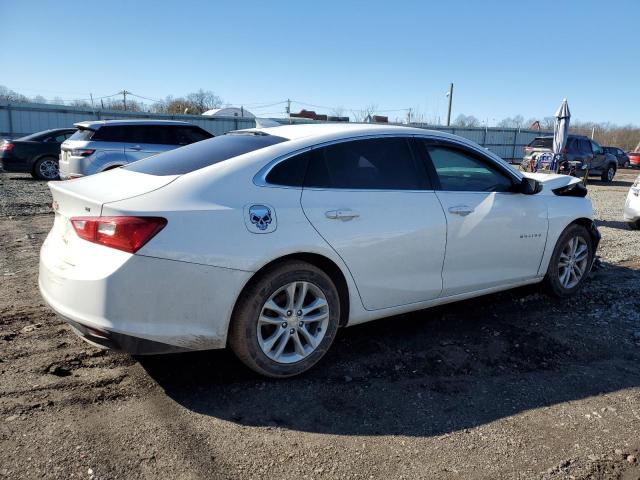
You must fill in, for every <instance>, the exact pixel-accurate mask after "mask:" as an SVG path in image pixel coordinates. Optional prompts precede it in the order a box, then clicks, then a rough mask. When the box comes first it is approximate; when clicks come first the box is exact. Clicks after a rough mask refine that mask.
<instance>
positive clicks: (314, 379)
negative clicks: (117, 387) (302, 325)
mask: <svg viewBox="0 0 640 480" xmlns="http://www.w3.org/2000/svg"><path fill="white" fill-rule="evenodd" d="M636 268H637V266H636V267H634V269H632V268H628V267H621V266H612V265H605V266H604V268H602V269H599V270H598V271H597V272H595V273H594V274H592V276H591V278H590V280H588V282H587V284H586V285H585V290H584V293H583V294H581V295H578V296H577V297H575V298H573V299H571V300H565V301H558V300H554V299H551V298H550V297H547V296H546V295H544V294H541V293H540V290H539V288H537V287H536V288H532V287H527V288H521V289H518V290H514V291H511V292H505V293H500V294H494V295H489V296H485V297H481V298H478V299H474V300H469V301H465V302H460V303H457V304H451V305H448V306H443V307H438V308H433V309H430V310H424V311H420V312H416V313H412V314H408V315H402V316H396V317H390V318H387V319H384V320H380V321H377V322H373V323H369V324H366V325H361V326H355V327H351V328H346V329H343V330H341V331H340V333H339V335H338V337H337V339H336V341H335V343H334V345H333V346H332V348H331V350H330V351H329V353H328V354H327V356H326V357H325V358H324V359H323V360H322V361H321V363H320V364H319V365H317V366H316V367H315V368H314V369H313V370H311V371H310V372H308V373H307V374H305V375H302V376H300V377H296V378H291V379H286V380H270V379H265V378H262V377H259V376H258V375H255V374H253V373H251V372H249V371H248V370H247V369H245V368H244V367H243V366H242V365H241V364H240V363H239V362H238V361H237V360H236V359H235V357H234V356H233V355H232V354H231V353H230V352H229V351H214V352H200V353H190V354H180V355H171V356H157V357H141V358H139V359H138V360H139V362H140V364H141V365H142V366H143V368H144V369H146V371H147V372H148V374H149V375H150V376H151V377H152V378H153V379H154V380H155V381H156V382H157V383H158V384H159V385H160V386H161V388H163V389H164V391H165V392H166V394H167V395H168V396H169V397H171V398H172V399H173V400H174V401H176V402H177V403H178V404H180V405H182V406H184V407H185V408H187V409H189V410H192V411H194V412H198V413H200V414H204V415H210V416H214V417H216V418H220V419H224V420H227V421H231V422H235V423H238V424H241V425H247V426H262V427H282V428H287V429H294V430H300V431H309V432H320V433H330V434H342V435H409V436H431V435H439V434H443V433H446V432H451V431H454V430H460V429H464V428H471V427H475V426H477V425H481V424H485V423H488V422H491V421H494V420H497V419H500V418H504V417H508V416H510V415H513V414H516V413H518V412H522V411H525V410H528V409H535V408H540V407H544V406H550V405H555V404H558V403H561V402H566V401H570V400H575V399H581V398H584V397H588V396H593V395H598V394H600V393H602V392H612V391H617V390H620V389H626V388H630V387H636V386H638V385H640V370H639V369H638V368H637V362H638V360H639V359H640V353H639V352H640V348H638V347H639V345H638V344H636V343H635V342H637V339H635V337H633V335H631V334H630V333H629V332H628V331H627V330H625V328H624V327H625V325H627V324H626V323H625V322H626V321H627V319H625V318H624V317H625V315H623V314H619V315H618V316H617V317H613V316H611V315H610V314H608V313H606V312H610V311H611V305H610V304H611V302H613V301H614V299H615V298H616V297H617V296H618V295H621V294H623V293H622V292H621V289H622V290H624V288H625V287H621V285H622V286H624V285H628V288H629V293H631V291H632V290H633V288H635V287H634V286H633V284H636V285H637V282H638V280H640V271H638V270H636ZM614 280H615V282H616V285H617V286H616V288H617V291H616V292H614V294H613V295H611V290H610V289H609V288H608V287H607V285H609V284H610V283H611V282H612V281H614ZM631 298H632V297H631ZM616 308H617V310H616V311H618V312H621V311H622V310H620V308H619V307H616ZM634 308H636V309H637V308H640V305H638V304H636V306H635V307H634ZM636 328H637V325H636Z"/></svg>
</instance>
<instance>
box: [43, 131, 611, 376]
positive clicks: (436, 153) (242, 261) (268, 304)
mask: <svg viewBox="0 0 640 480" xmlns="http://www.w3.org/2000/svg"><path fill="white" fill-rule="evenodd" d="M50 188H51V192H52V194H53V200H54V210H55V222H54V225H53V228H52V230H51V232H50V233H49V235H48V237H47V239H46V241H45V242H44V245H43V247H42V251H41V259H40V276H39V285H40V290H41V292H42V295H43V297H44V299H45V300H46V301H47V302H48V304H49V305H50V306H51V307H52V308H53V309H54V310H55V311H56V312H58V313H59V314H60V315H61V316H62V317H63V318H64V319H66V320H67V321H68V323H70V324H71V325H72V327H73V328H74V329H75V330H76V332H77V333H79V334H80V335H81V336H82V337H83V338H85V339H86V340H88V341H90V342H93V343H95V344H98V345H101V346H106V347H111V348H117V349H120V350H124V351H128V352H131V353H164V352H171V351H178V350H201V349H213V348H223V347H225V346H227V345H229V346H230V347H231V348H232V349H233V351H234V352H235V353H236V354H237V355H238V357H239V358H240V359H241V360H242V361H243V362H244V363H245V364H246V365H248V366H249V367H250V368H252V369H254V370H255V371H257V372H259V373H261V374H264V375H268V376H272V377H286V376H291V375H295V374H299V373H301V372H303V371H305V370H307V369H309V368H310V367H311V366H313V365H314V364H315V363H316V362H318V360H320V358H321V357H322V356H323V355H324V354H325V353H326V352H327V350H328V348H329V346H330V345H331V343H332V342H333V339H334V337H335V335H336V331H337V329H338V327H341V326H347V325H355V324H359V323H363V322H367V321H369V320H374V319H377V318H380V317H386V316H389V315H395V314H400V313H404V312H409V311H412V310H418V309H423V308H426V307H430V306H433V305H438V304H443V303H447V302H452V301H456V300H462V299H466V298H470V297H475V296H478V295H483V294H487V293H491V292H496V291H499V290H504V289H508V288H512V287H516V286H519V285H525V284H532V283H535V282H541V281H544V282H545V283H546V284H547V286H548V288H549V289H550V291H551V292H552V293H554V294H556V295H558V296H568V295H572V294H573V293H575V292H576V290H578V289H579V288H580V286H581V285H582V283H583V282H584V280H585V278H586V276H587V275H588V273H589V271H590V268H591V264H592V261H593V259H594V255H595V250H596V248H597V245H598V241H599V234H598V231H597V229H596V227H595V226H594V224H593V221H592V209H591V202H590V200H589V199H588V198H586V197H585V195H586V189H585V188H584V186H583V185H582V184H581V183H580V182H579V181H578V179H576V178H573V177H568V176H562V175H543V174H531V173H530V174H525V173H522V172H518V171H516V170H515V169H513V168H512V167H511V166H510V165H509V164H507V163H506V162H504V161H503V160H502V159H500V158H499V157H497V156H495V155H494V154H492V153H490V152H488V151H487V150H485V149H483V148H481V147H479V146H478V145H476V144H474V143H472V142H470V141H467V140H465V139H462V138H460V137H456V136H453V135H448V134H444V133H438V132H431V131H428V130H422V129H413V128H404V127H392V126H375V125H330V124H325V125H298V126H282V127H275V128H264V129H253V130H246V131H239V132H232V133H230V134H227V135H222V136H219V137H216V138H213V139H210V140H205V141H202V142H198V143H195V144H193V145H189V146H186V147H183V148H180V149H178V150H174V151H170V152H167V153H162V154H159V155H157V156H155V157H150V158H147V159H144V160H140V161H138V162H135V163H132V164H130V165H127V166H125V167H123V168H119V169H116V170H112V171H108V172H105V173H101V174H98V175H94V176H91V177H86V178H83V179H79V180H73V181H68V182H58V183H51V184H50Z"/></svg>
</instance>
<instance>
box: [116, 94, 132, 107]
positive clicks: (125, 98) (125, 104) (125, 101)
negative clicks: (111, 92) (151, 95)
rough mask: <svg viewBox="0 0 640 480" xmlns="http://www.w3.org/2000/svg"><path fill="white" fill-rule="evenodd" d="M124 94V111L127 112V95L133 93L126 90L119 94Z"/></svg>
mask: <svg viewBox="0 0 640 480" xmlns="http://www.w3.org/2000/svg"><path fill="white" fill-rule="evenodd" d="M118 93H121V94H122V103H123V105H124V109H125V110H127V93H129V94H130V93H131V92H127V91H126V90H122V91H121V92H118Z"/></svg>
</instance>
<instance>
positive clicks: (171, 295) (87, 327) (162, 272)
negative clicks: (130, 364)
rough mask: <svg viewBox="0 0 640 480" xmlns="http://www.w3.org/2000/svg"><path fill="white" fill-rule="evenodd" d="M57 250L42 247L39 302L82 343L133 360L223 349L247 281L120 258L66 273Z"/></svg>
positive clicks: (186, 266)
mask: <svg viewBox="0 0 640 480" xmlns="http://www.w3.org/2000/svg"><path fill="white" fill-rule="evenodd" d="M96 247H97V248H100V249H103V250H105V249H106V250H108V251H110V250H112V249H107V248H106V247H101V246H96ZM58 250H59V249H58V248H57V246H56V245H55V242H53V241H52V242H47V241H45V243H44V245H43V247H42V251H41V255H40V272H39V278H38V283H39V287H40V292H41V295H42V297H43V298H44V300H45V301H46V302H47V303H48V304H49V306H50V307H51V308H52V309H53V310H54V311H55V312H56V313H58V314H59V315H60V316H61V317H63V318H64V319H65V320H66V321H67V322H68V323H69V324H70V325H71V326H72V327H73V328H74V330H75V331H76V333H78V334H79V335H80V336H81V337H83V338H84V339H86V340H87V341H89V342H91V343H94V344H97V345H100V346H102V347H106V348H114V349H117V350H121V351H125V352H129V353H132V354H144V353H169V352H175V351H182V350H208V349H214V348H223V347H225V345H226V337H227V328H228V324H229V319H230V317H231V312H232V310H233V306H234V303H235V299H236V298H237V296H238V295H239V292H240V291H241V289H242V288H243V286H244V285H245V283H246V281H247V280H248V279H249V277H250V275H251V274H250V272H244V271H240V270H232V269H225V268H218V267H211V266H205V265H197V264H192V263H187V262H179V261H173V260H164V259H158V258H152V257H145V256H141V255H128V254H124V252H119V253H120V254H123V255H112V256H109V255H107V257H108V258H109V261H107V262H105V261H104V259H96V258H94V259H93V260H92V261H89V262H85V265H82V262H77V264H75V265H72V264H71V263H69V262H66V261H64V260H63V259H61V257H60V254H59V251H58ZM127 255H128V257H127ZM105 264H106V265H105Z"/></svg>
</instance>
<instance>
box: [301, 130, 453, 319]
mask: <svg viewBox="0 0 640 480" xmlns="http://www.w3.org/2000/svg"><path fill="white" fill-rule="evenodd" d="M411 143H412V140H411V139H409V138H403V137H378V138H368V139H357V140H349V141H344V142H340V143H335V144H332V145H329V146H326V147H322V148H318V149H315V150H313V154H312V156H311V159H310V161H309V167H308V169H307V174H306V178H305V185H304V188H303V191H302V197H301V202H302V207H303V209H304V213H305V215H306V216H307V218H308V219H309V221H310V222H311V223H312V225H313V226H314V227H315V229H316V230H317V231H318V233H319V234H320V235H321V236H322V237H323V238H324V239H325V240H326V241H327V243H329V245H331V247H332V248H333V249H334V250H335V251H336V252H337V253H338V255H340V257H342V259H343V260H344V262H345V263H346V265H347V267H348V268H349V270H350V272H351V274H352V275H353V278H354V280H355V283H356V285H357V288H358V292H359V293H360V296H361V298H362V302H363V304H364V306H365V308H366V309H368V310H377V309H382V308H387V307H393V306H397V305H406V304H410V303H415V302H421V301H425V300H431V299H434V298H437V297H438V296H439V295H440V292H441V290H442V276H441V272H442V263H443V260H444V249H445V239H446V219H445V216H444V212H443V211H442V207H441V206H440V202H439V201H438V199H437V197H436V195H435V192H434V191H433V189H432V187H431V185H430V182H429V181H428V178H427V175H426V171H425V169H424V164H423V163H422V162H421V161H420V159H419V158H417V157H416V155H415V152H414V150H413V149H412V147H411Z"/></svg>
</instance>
